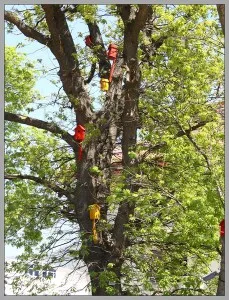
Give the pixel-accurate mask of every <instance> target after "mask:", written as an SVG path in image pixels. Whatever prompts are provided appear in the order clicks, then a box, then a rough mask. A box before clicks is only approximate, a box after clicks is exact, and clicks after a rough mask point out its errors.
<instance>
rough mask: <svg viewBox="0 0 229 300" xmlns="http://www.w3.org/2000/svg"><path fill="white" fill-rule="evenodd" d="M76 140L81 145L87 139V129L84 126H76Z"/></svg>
mask: <svg viewBox="0 0 229 300" xmlns="http://www.w3.org/2000/svg"><path fill="white" fill-rule="evenodd" d="M74 139H75V140H76V141H77V142H79V143H80V142H82V141H83V140H84V139H85V128H84V127H83V126H82V125H77V126H76V128H75V134H74Z"/></svg>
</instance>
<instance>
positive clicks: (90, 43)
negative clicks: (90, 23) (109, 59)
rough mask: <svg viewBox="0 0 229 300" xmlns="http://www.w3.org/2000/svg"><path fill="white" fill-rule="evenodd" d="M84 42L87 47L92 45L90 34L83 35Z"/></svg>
mask: <svg viewBox="0 0 229 300" xmlns="http://www.w3.org/2000/svg"><path fill="white" fill-rule="evenodd" d="M84 41H85V44H86V46H88V47H90V48H91V47H92V45H93V43H92V38H91V36H90V35H87V36H86V37H85V40H84Z"/></svg>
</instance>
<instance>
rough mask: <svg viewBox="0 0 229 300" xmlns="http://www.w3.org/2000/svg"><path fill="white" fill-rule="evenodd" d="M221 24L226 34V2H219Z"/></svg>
mask: <svg viewBox="0 0 229 300" xmlns="http://www.w3.org/2000/svg"><path fill="white" fill-rule="evenodd" d="M217 10H218V14H219V20H220V24H221V26H222V31H223V34H224V35H225V4H217Z"/></svg>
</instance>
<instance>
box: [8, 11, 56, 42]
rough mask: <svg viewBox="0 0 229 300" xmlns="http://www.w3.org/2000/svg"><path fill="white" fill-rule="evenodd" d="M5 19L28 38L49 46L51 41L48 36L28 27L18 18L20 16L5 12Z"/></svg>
mask: <svg viewBox="0 0 229 300" xmlns="http://www.w3.org/2000/svg"><path fill="white" fill-rule="evenodd" d="M4 17H5V20H6V21H8V22H10V23H12V24H14V25H16V26H17V28H18V29H19V30H20V31H21V32H22V33H23V34H24V35H25V36H27V37H28V38H32V39H35V40H36V41H38V42H39V43H41V44H43V45H48V44H49V42H50V39H49V37H48V36H45V35H43V34H41V33H40V32H38V31H37V30H35V29H33V28H32V27H30V26H28V25H26V24H25V23H24V22H23V21H22V20H20V19H19V18H18V16H17V15H16V14H15V13H12V12H9V11H5V14H4Z"/></svg>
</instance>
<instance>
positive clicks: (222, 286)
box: [216, 236, 225, 296]
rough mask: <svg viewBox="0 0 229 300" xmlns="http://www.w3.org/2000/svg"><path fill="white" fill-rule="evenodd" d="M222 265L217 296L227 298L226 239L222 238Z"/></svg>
mask: <svg viewBox="0 0 229 300" xmlns="http://www.w3.org/2000/svg"><path fill="white" fill-rule="evenodd" d="M221 244H222V250H221V263H220V273H219V282H218V288H217V293H216V295H217V296H225V237H224V236H223V237H221Z"/></svg>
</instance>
